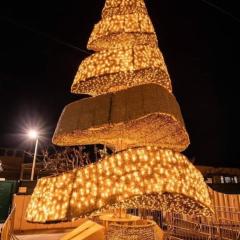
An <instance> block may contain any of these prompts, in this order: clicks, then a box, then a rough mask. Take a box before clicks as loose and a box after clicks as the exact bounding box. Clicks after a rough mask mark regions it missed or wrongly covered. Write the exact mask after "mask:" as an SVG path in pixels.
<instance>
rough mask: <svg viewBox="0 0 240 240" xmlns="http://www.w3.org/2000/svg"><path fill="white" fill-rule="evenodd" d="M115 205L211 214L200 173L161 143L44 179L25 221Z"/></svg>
mask: <svg viewBox="0 0 240 240" xmlns="http://www.w3.org/2000/svg"><path fill="white" fill-rule="evenodd" d="M133 156H134V157H135V158H136V161H135V160H134V158H133ZM70 193H72V194H70ZM69 203H70V204H69ZM115 208H126V209H127V208H144V209H150V210H163V209H165V210H172V211H175V212H180V213H188V214H204V215H209V214H211V201H210V199H209V193H208V189H207V186H206V184H205V183H204V179H203V177H202V175H201V173H200V172H199V171H198V170H197V169H196V168H195V167H194V166H193V165H192V164H191V163H190V162H189V161H188V160H187V158H186V157H185V156H184V155H182V154H180V153H176V152H174V151H172V150H167V149H160V148H157V147H144V148H134V149H128V150H125V151H122V152H119V153H117V154H115V155H112V156H108V157H106V158H104V159H103V160H102V161H100V162H98V163H96V164H91V165H89V166H86V167H84V168H80V169H77V170H75V171H72V172H69V173H63V174H62V175H60V176H57V177H45V178H42V179H40V180H39V181H38V184H37V186H36V188H35V190H34V193H33V195H32V198H31V202H30V205H29V206H28V209H27V220H29V221H34V222H47V221H56V220H60V219H73V218H76V217H79V216H84V215H88V214H91V213H96V212H99V211H106V210H109V209H115ZM67 213H68V214H67Z"/></svg>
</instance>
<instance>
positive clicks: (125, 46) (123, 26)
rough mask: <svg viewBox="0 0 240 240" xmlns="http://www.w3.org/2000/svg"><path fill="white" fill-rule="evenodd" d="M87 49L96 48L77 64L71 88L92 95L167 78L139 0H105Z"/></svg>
mask: <svg viewBox="0 0 240 240" xmlns="http://www.w3.org/2000/svg"><path fill="white" fill-rule="evenodd" d="M88 48H89V49H92V50H95V51H99V52H97V53H95V54H93V55H92V56H90V57H88V58H86V59H85V60H84V61H83V62H82V63H81V65H80V67H79V69H78V71H77V74H76V76H75V79H74V81H73V84H72V88H71V91H72V92H73V93H85V94H89V95H92V96H96V95H100V94H105V93H109V92H117V91H120V90H123V89H127V88H130V87H133V86H138V85H141V84H147V83H155V84H159V85H161V86H163V87H165V88H166V89H167V90H168V91H169V92H171V91H172V86H171V80H170V78H169V74H168V71H167V68H166V65H165V62H164V59H163V56H162V53H161V51H160V50H159V48H158V45H157V38H156V34H155V32H154V28H153V26H152V23H151V20H150V18H149V16H148V13H147V10H146V6H145V4H144V1H143V0H128V1H122V0H121V1H119V0H109V1H106V4H105V7H104V9H103V13H102V20H100V22H99V23H98V24H97V25H96V26H95V28H94V30H93V33H92V34H91V37H90V39H89V43H88Z"/></svg>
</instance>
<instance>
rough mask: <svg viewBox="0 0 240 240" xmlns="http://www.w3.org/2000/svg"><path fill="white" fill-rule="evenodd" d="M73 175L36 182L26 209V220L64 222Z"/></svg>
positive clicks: (63, 175) (62, 175) (65, 174)
mask: <svg viewBox="0 0 240 240" xmlns="http://www.w3.org/2000/svg"><path fill="white" fill-rule="evenodd" d="M73 180H74V173H73V172H69V173H64V174H61V175H59V176H55V177H45V178H42V179H41V180H38V182H37V185H36V187H35V189H34V193H33V194H32V196H31V200H30V202H29V204H28V207H27V212H26V219H27V220H28V221H32V222H47V221H52V220H59V221H60V220H62V221H64V220H66V217H67V211H68V208H69V201H70V197H71V193H72V184H73Z"/></svg>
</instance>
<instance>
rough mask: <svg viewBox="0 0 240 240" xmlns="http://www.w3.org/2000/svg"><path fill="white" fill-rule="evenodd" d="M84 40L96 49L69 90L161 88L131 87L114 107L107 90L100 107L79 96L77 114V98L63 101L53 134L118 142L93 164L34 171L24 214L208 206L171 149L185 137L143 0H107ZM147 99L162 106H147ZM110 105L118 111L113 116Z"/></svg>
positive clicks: (192, 210)
mask: <svg viewBox="0 0 240 240" xmlns="http://www.w3.org/2000/svg"><path fill="white" fill-rule="evenodd" d="M88 47H89V48H90V49H93V50H94V51H97V52H96V53H94V54H92V55H91V56H90V57H88V58H86V59H85V60H84V61H83V62H82V63H81V65H80V67H79V70H78V71H77V74H76V76H75V79H74V82H73V85H72V89H71V90H72V92H73V93H86V94H90V95H93V96H96V95H102V94H106V93H109V94H110V95H115V97H116V98H121V97H120V96H121V94H122V92H119V91H120V90H124V91H127V89H128V90H132V89H133V87H136V86H139V85H141V86H143V85H144V84H146V85H148V86H149V85H151V84H152V83H153V84H156V85H158V88H163V89H164V91H166V92H167V94H165V95H164V94H160V95H161V96H159V95H157V94H156V91H157V90H156V89H155V90H156V91H155V90H154V91H152V92H151V94H153V98H151V97H149V98H148V97H145V98H143V97H142V98H141V97H139V96H137V97H136V99H134V97H132V96H133V95H134V94H133V95H132V94H130V95H131V98H130V97H129V98H128V99H127V100H126V102H127V103H128V100H129V102H130V101H132V100H133V99H134V101H135V102H138V101H139V102H140V103H141V105H139V106H138V105H135V106H133V107H132V108H130V107H129V108H128V107H126V108H124V107H122V108H120V107H119V108H117V107H116V105H114V104H115V102H114V101H113V98H109V95H108V96H107V95H104V96H103V101H102V102H101V101H99V104H96V106H100V108H99V109H96V108H94V107H93V106H92V105H91V103H92V102H91V101H94V99H92V100H89V99H87V100H82V104H80V105H81V109H90V112H87V111H85V113H87V114H85V115H81V113H82V111H80V110H79V108H78V107H79V106H78V105H74V104H73V105H72V107H69V109H70V110H69V111H68V109H67V108H66V114H65V113H63V116H64V118H62V119H63V120H64V121H63V122H61V123H59V125H58V128H57V131H56V134H55V136H54V141H55V142H56V143H58V144H61V145H63V144H65V145H77V144H84V142H81V141H85V140H86V139H88V140H87V141H89V143H91V144H95V143H96V144H97V143H105V144H108V143H109V144H110V145H111V144H112V145H111V146H113V147H115V148H116V149H117V150H120V149H121V150H123V149H124V150H123V151H121V152H118V153H116V154H114V155H112V156H108V157H106V158H104V159H102V160H101V161H99V162H98V163H96V164H90V165H88V166H86V167H84V168H80V169H76V170H74V171H72V172H69V173H63V174H62V175H60V176H56V177H46V178H42V179H40V180H39V181H38V184H37V186H36V188H35V190H34V193H33V195H32V198H31V201H30V203H29V205H28V208H27V216H26V219H27V220H28V221H32V222H47V221H57V220H66V219H73V218H78V217H80V216H84V215H88V214H91V213H96V212H98V211H104V210H109V209H112V208H126V209H127V208H141V209H150V210H163V209H165V210H168V211H175V212H177V213H187V214H196V215H197V214H201V215H209V214H211V211H212V210H211V200H210V198H209V193H208V189H207V186H206V184H205V183H204V179H203V177H202V175H201V173H200V172H199V171H198V170H197V169H196V168H195V167H194V166H193V165H192V164H191V163H190V162H189V161H188V160H187V158H186V157H185V156H183V155H182V154H180V153H178V152H175V151H174V150H176V151H182V150H183V149H185V148H186V146H187V145H188V144H189V139H188V135H187V132H186V130H185V127H184V124H183V121H182V118H181V114H180V113H179V112H180V109H179V107H178V105H177V104H176V102H174V103H173V102H171V101H172V100H171V99H172V97H173V95H172V86H171V80H170V77H169V74H168V71H167V67H166V65H165V62H164V58H163V56H162V53H161V51H160V49H159V48H158V45H157V39H156V34H155V32H154V29H153V26H152V23H151V21H150V19H149V17H148V13H147V10H146V7H145V4H144V0H106V4H105V6H104V9H103V12H102V19H101V20H100V22H99V23H98V24H97V25H96V26H95V28H94V30H93V33H92V35H91V37H90V39H89V42H88ZM131 93H132V92H131ZM130 95H127V96H130ZM142 95H144V94H143V93H142ZM154 97H155V99H154ZM109 99H110V101H108V100H109ZM156 99H157V100H156ZM145 102H148V107H146V108H144V107H143V106H144V104H145ZM101 104H102V105H101ZM154 104H158V105H162V106H163V108H161V109H157V110H156V109H155V110H151V111H149V110H146V109H152V105H154ZM106 105H108V106H109V105H110V106H111V108H109V107H108V106H107V107H106ZM120 105H121V104H119V106H120ZM136 106H137V107H136ZM154 106H155V105H154ZM166 106H169V109H170V110H169V109H168V108H167V107H166ZM89 107H90V108H89ZM140 108H141V110H142V109H143V111H140V110H139V109H140ZM106 109H107V110H111V111H106ZM165 110H168V111H165ZM114 111H117V112H118V113H117V114H116V116H117V117H116V118H113V120H112V118H111V116H114V114H112V112H114ZM110 113H111V114H112V115H110ZM139 113H141V114H142V113H143V114H142V115H141V116H140V115H139ZM98 114H99V115H100V116H101V117H99V118H98ZM131 114H132V115H131ZM118 115H119V116H121V115H123V116H124V117H123V118H121V117H119V116H118ZM79 116H80V117H79ZM92 116H94V118H92ZM106 116H107V117H106ZM130 116H131V117H130ZM76 117H77V121H76ZM81 117H82V118H81ZM80 118H81V119H80ZM62 119H61V120H62ZM119 119H121V121H119ZM104 121H105V122H104ZM112 130H116V131H115V132H114V131H112ZM149 133H150V134H149ZM119 136H120V137H119ZM156 137H157V138H156ZM161 139H162V140H161ZM136 140H137V141H136ZM99 141H100V142H99ZM148 145H151V146H148ZM146 146H148V147H146ZM132 147H136V148H132ZM129 148H130V149H129ZM131 148H132V149H131ZM166 148H170V149H171V150H168V149H166Z"/></svg>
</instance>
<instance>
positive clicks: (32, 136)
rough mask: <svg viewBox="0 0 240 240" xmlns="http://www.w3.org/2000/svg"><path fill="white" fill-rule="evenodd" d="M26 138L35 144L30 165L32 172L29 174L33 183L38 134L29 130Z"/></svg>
mask: <svg viewBox="0 0 240 240" xmlns="http://www.w3.org/2000/svg"><path fill="white" fill-rule="evenodd" d="M28 137H29V138H31V139H36V143H35V150H34V156H33V164H32V172H31V181H33V178H34V170H35V165H36V157H37V148H38V137H39V135H38V132H37V131H36V130H33V129H31V130H29V132H28Z"/></svg>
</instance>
